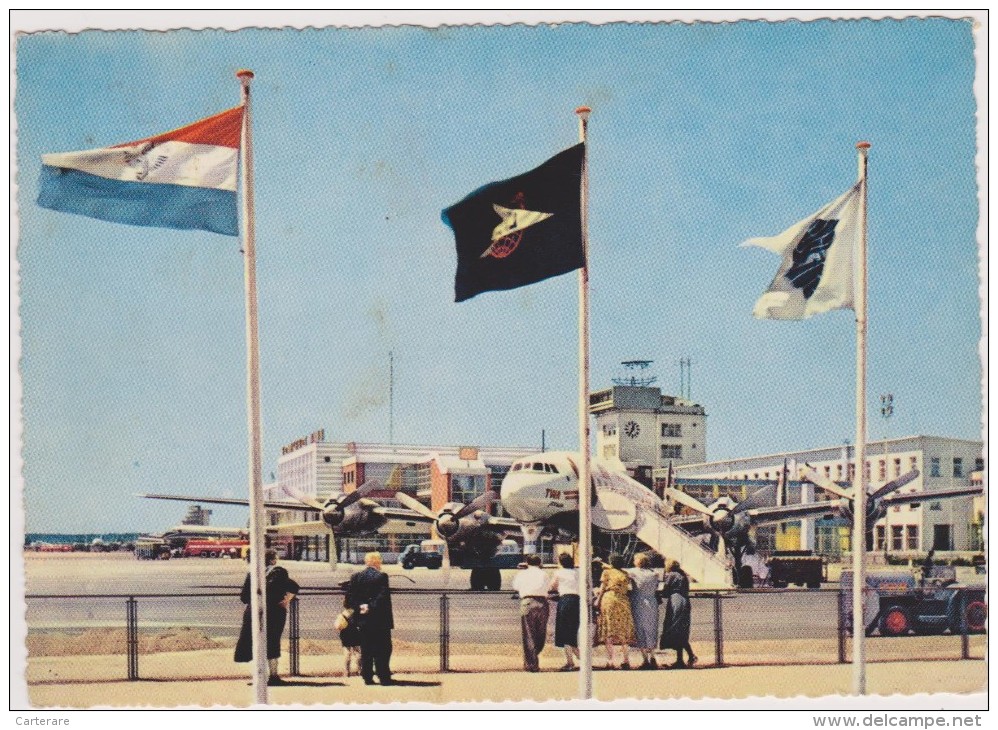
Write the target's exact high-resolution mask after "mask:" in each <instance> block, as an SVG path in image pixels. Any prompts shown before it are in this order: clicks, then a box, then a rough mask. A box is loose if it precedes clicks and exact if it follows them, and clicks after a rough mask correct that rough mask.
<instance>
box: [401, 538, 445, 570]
mask: <svg viewBox="0 0 998 730" xmlns="http://www.w3.org/2000/svg"><path fill="white" fill-rule="evenodd" d="M398 564H399V565H401V566H402V568H403V569H404V570H412V569H413V568H429V569H430V570H438V569H439V568H440V566H442V565H443V564H444V542H443V540H423V541H422V542H421V543H419V545H406V546H405V549H404V550H402V552H401V553H399V557H398Z"/></svg>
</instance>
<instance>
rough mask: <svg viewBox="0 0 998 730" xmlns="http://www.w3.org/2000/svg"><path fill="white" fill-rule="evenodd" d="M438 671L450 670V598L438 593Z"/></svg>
mask: <svg viewBox="0 0 998 730" xmlns="http://www.w3.org/2000/svg"><path fill="white" fill-rule="evenodd" d="M440 671H441V672H449V671H450V599H449V598H448V597H447V594H446V593H441V594H440Z"/></svg>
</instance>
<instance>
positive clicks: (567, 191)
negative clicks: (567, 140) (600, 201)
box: [442, 143, 586, 302]
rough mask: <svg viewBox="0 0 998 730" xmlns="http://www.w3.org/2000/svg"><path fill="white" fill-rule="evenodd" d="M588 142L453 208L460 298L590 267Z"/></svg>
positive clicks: (449, 213)
mask: <svg viewBox="0 0 998 730" xmlns="http://www.w3.org/2000/svg"><path fill="white" fill-rule="evenodd" d="M584 157H585V145H584V144H583V143H579V144H577V145H575V146H574V147H570V148H569V149H567V150H565V151H563V152H559V153H558V154H557V155H555V156H554V157H552V158H551V159H550V160H548V161H547V162H545V163H544V164H542V165H541V166H540V167H538V168H536V169H534V170H531V171H530V172H527V173H524V174H523V175H518V176H517V177H512V178H509V179H508V180H501V181H499V182H494V183H489V184H488V185H485V186H484V187H481V188H479V189H478V190H476V191H475V192H473V193H472V194H471V195H469V196H468V197H466V198H465V199H464V200H462V201H461V202H459V203H455V204H454V205H452V206H451V207H450V208H447V209H446V210H445V211H444V212H443V214H442V218H443V220H444V223H446V224H447V225H449V226H450V227H451V228H452V229H453V230H454V238H455V241H456V243H457V274H456V276H455V280H454V301H457V302H463V301H464V300H465V299H471V297H473V296H476V295H478V294H481V293H482V292H485V291H494V290H499V289H516V288H517V287H521V286H526V285H527V284H533V283H534V282H538V281H542V280H543V279H548V278H550V277H552V276H558V275H559V274H564V273H567V272H569V271H573V270H575V269H578V268H581V267H583V266H585V263H586V261H585V253H584V252H583V249H582V215H581V211H580V195H581V187H582V163H583V159H584Z"/></svg>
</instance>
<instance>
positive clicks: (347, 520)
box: [322, 499, 384, 533]
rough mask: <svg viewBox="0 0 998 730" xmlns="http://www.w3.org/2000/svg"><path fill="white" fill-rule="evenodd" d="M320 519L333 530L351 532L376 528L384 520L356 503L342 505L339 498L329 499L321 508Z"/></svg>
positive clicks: (361, 531)
mask: <svg viewBox="0 0 998 730" xmlns="http://www.w3.org/2000/svg"><path fill="white" fill-rule="evenodd" d="M322 521H323V522H325V523H326V525H328V526H329V528H330V529H332V530H333V531H334V532H341V533H352V532H358V533H363V532H368V531H372V532H373V531H374V530H377V529H378V527H380V526H381V525H382V524H383V523H384V520H383V519H381V518H379V517H377V516H376V515H374V514H373V513H371V512H369V511H368V510H366V509H364V508H362V507H360V506H358V505H353V504H350V505H347V506H346V507H343V506H342V505H341V504H340V502H339V500H335V499H334V500H330V501H329V502H328V503H327V504H326V506H325V507H323V509H322Z"/></svg>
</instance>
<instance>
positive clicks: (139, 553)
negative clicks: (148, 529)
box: [135, 536, 172, 560]
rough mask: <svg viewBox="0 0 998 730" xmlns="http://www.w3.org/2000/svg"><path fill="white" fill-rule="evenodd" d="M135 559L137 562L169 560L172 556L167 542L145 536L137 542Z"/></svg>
mask: <svg viewBox="0 0 998 730" xmlns="http://www.w3.org/2000/svg"><path fill="white" fill-rule="evenodd" d="M135 557H136V559H137V560H169V559H170V558H171V557H172V556H171V555H170V546H169V544H168V543H167V542H166V540H164V539H162V538H159V537H145V536H143V537H140V538H139V539H138V540H136V541H135Z"/></svg>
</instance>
